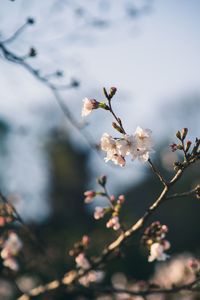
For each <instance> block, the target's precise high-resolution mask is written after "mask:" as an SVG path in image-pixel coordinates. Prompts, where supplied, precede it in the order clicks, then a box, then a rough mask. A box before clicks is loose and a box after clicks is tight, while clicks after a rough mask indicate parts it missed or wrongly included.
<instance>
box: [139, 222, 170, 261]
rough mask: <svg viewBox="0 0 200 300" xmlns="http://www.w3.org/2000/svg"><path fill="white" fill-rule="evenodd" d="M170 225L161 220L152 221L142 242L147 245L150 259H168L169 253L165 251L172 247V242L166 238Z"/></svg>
mask: <svg viewBox="0 0 200 300" xmlns="http://www.w3.org/2000/svg"><path fill="white" fill-rule="evenodd" d="M167 232H168V227H167V226H166V225H161V224H160V222H154V223H152V224H151V225H150V226H149V227H148V228H147V229H146V230H145V232H144V235H143V237H142V243H143V244H144V245H145V246H147V248H148V250H149V252H150V254H149V257H148V261H149V262H152V261H154V260H158V261H163V260H166V259H167V258H168V257H169V255H167V254H166V253H165V251H166V250H168V249H169V248H170V243H169V242H168V241H167V240H166V239H165V236H166V233H167Z"/></svg>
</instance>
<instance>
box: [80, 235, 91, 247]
mask: <svg viewBox="0 0 200 300" xmlns="http://www.w3.org/2000/svg"><path fill="white" fill-rule="evenodd" d="M89 243H90V237H89V236H88V235H84V236H83V237H82V244H83V245H84V246H88V245H89Z"/></svg>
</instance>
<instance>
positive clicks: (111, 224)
mask: <svg viewBox="0 0 200 300" xmlns="http://www.w3.org/2000/svg"><path fill="white" fill-rule="evenodd" d="M106 227H107V228H113V229H114V230H118V229H120V227H121V226H120V223H119V218H118V216H114V217H112V218H111V219H110V220H109V221H108V222H107V224H106Z"/></svg>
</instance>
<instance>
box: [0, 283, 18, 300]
mask: <svg viewBox="0 0 200 300" xmlns="http://www.w3.org/2000/svg"><path fill="white" fill-rule="evenodd" d="M14 294H15V287H14V286H13V285H12V284H11V282H9V281H6V280H4V279H2V278H1V279H0V299H2V300H12V299H14Z"/></svg>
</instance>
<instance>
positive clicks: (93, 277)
mask: <svg viewBox="0 0 200 300" xmlns="http://www.w3.org/2000/svg"><path fill="white" fill-rule="evenodd" d="M103 278H104V272H103V271H94V270H92V271H90V272H88V273H87V274H86V275H85V276H82V277H81V278H80V279H79V283H80V284H82V285H84V286H86V287H88V286H89V285H90V283H92V282H101V281H102V279H103Z"/></svg>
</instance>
